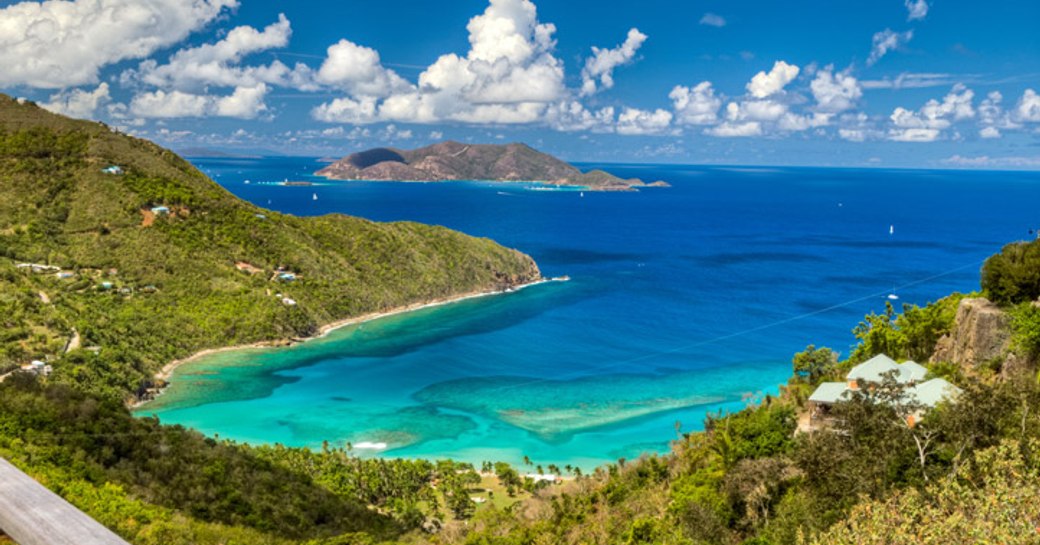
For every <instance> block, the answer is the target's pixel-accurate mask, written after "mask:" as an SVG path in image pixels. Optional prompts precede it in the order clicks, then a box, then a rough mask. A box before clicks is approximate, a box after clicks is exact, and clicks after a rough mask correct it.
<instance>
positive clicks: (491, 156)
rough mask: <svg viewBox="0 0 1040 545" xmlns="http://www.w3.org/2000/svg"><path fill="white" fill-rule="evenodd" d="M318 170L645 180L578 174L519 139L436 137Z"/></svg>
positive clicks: (351, 174) (603, 184) (605, 184)
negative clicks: (487, 141) (463, 140)
mask: <svg viewBox="0 0 1040 545" xmlns="http://www.w3.org/2000/svg"><path fill="white" fill-rule="evenodd" d="M317 174H318V175H319V176H325V177H327V178H331V179H333V180H371V181H406V182H407V181H427V182H437V181H447V180H483V181H502V182H546V183H550V184H554V185H569V186H581V187H586V188H588V189H590V190H598V191H631V190H634V189H635V188H637V187H645V186H646V185H647V184H645V183H643V181H642V180H638V179H634V178H633V179H629V180H624V179H621V178H618V177H617V176H614V175H613V174H610V173H608V172H604V171H601V170H596V171H592V172H586V173H583V172H581V171H580V170H578V169H577V168H575V167H574V166H572V165H570V164H568V163H565V162H564V161H561V160H559V159H557V158H555V157H553V156H551V155H548V154H545V153H541V152H539V151H538V150H535V149H533V148H531V147H530V146H527V145H524V144H506V145H487V144H463V143H460V142H441V143H439V144H434V145H432V146H427V147H424V148H419V149H414V150H399V149H391V148H375V149H370V150H366V151H361V152H357V153H353V154H351V155H348V156H347V157H344V158H343V159H340V160H339V161H336V162H334V163H332V164H331V165H329V166H327V167H325V168H323V169H321V170H319V171H318V172H317ZM650 185H652V186H654V187H667V185H668V184H666V183H664V182H655V183H654V184H650Z"/></svg>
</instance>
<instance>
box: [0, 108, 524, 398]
mask: <svg viewBox="0 0 1040 545" xmlns="http://www.w3.org/2000/svg"><path fill="white" fill-rule="evenodd" d="M0 179H2V180H3V182H2V183H0V308H4V309H7V308H9V307H4V306H2V305H3V304H4V303H6V302H7V301H14V300H15V299H14V298H15V297H16V295H17V294H21V293H29V294H37V297H35V299H34V300H30V301H31V304H30V303H25V304H24V305H25V310H24V311H20V312H7V313H6V319H5V322H4V329H5V330H6V332H7V333H6V335H5V336H4V338H3V339H0V374H2V373H3V372H7V371H9V370H12V369H15V368H17V367H19V366H20V365H25V364H28V363H29V362H30V361H40V362H46V363H47V364H48V365H49V366H50V368H51V369H52V370H53V374H52V376H51V377H50V378H51V380H52V381H53V382H62V383H68V384H72V385H76V386H79V387H83V388H85V389H87V390H89V391H90V392H91V393H93V394H98V395H101V396H106V397H113V398H117V399H135V398H139V397H142V396H144V397H147V396H148V395H149V393H150V391H151V390H153V389H154V388H155V386H156V384H155V380H154V378H153V376H154V374H155V373H156V372H158V371H160V370H161V369H162V368H163V366H165V365H166V364H168V363H169V362H171V361H174V360H178V359H182V358H186V357H189V356H191V355H192V354H195V353H197V352H199V351H201V350H205V349H215V348H222V347H228V346H237V345H243V344H252V343H284V342H290V341H291V340H293V339H303V338H307V337H311V336H314V335H316V334H318V333H319V332H320V331H321V329H322V327H323V326H326V325H328V324H331V323H334V322H338V321H341V320H348V319H351V318H357V317H359V316H365V315H370V314H372V313H385V312H390V311H394V310H399V309H403V308H409V307H412V306H415V305H423V304H428V303H431V302H437V301H442V300H449V299H454V298H457V297H460V296H466V295H472V294H475V293H486V292H494V291H502V290H508V289H512V288H515V287H517V286H521V285H526V284H529V283H531V282H536V281H538V280H540V279H541V274H540V272H539V270H538V266H537V265H536V264H535V262H534V261H533V260H532V259H531V258H530V257H528V256H526V255H524V254H522V253H520V252H519V251H516V250H513V249H509V248H505V247H502V246H500V245H499V244H496V243H495V242H494V241H491V240H489V239H484V238H474V237H470V236H466V235H464V234H462V233H458V232H455V231H451V230H449V229H446V228H443V227H434V226H428V225H422V224H418V223H413V222H399V223H376V222H371V221H368V220H364V219H360V218H355V217H350V216H345V215H342V214H331V215H327V216H320V217H309V218H302V217H296V216H292V215H289V214H282V213H279V212H276V211H273V210H267V209H263V208H260V207H257V206H255V205H253V204H250V203H248V202H245V201H242V200H240V199H238V198H237V197H235V196H234V195H232V194H231V193H229V192H227V191H226V190H224V189H223V188H221V187H220V186H219V185H217V184H216V183H215V182H213V181H212V180H210V179H209V178H207V177H206V176H205V175H203V174H202V173H201V172H200V171H199V170H198V169H196V168H195V167H193V166H192V165H191V164H190V163H188V162H187V161H185V160H183V159H182V158H180V157H178V156H177V155H175V154H174V153H173V152H171V151H169V150H165V149H163V148H160V147H159V146H157V145H155V144H153V143H151V142H148V141H145V140H141V139H137V138H133V137H131V136H128V135H125V134H122V133H120V132H118V131H114V130H111V129H109V128H108V127H106V126H105V125H103V124H100V123H95V122H88V121H78V120H72V119H69V118H66V117H63V116H59V115H55V114H52V113H50V112H47V111H45V110H43V109H41V108H39V107H37V106H36V105H35V104H33V103H31V102H27V101H16V100H13V99H11V98H9V97H6V96H3V95H0Z"/></svg>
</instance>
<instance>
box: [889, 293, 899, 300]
mask: <svg viewBox="0 0 1040 545" xmlns="http://www.w3.org/2000/svg"><path fill="white" fill-rule="evenodd" d="M888 299H889V300H890V301H896V300H898V299H899V296H898V295H896V294H894V293H890V294H888Z"/></svg>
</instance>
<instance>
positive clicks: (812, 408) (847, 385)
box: [809, 354, 961, 428]
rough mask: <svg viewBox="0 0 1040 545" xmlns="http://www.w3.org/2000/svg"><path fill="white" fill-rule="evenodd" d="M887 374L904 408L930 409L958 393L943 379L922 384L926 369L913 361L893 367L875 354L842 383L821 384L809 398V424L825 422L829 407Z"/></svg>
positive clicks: (915, 417)
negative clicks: (901, 387)
mask: <svg viewBox="0 0 1040 545" xmlns="http://www.w3.org/2000/svg"><path fill="white" fill-rule="evenodd" d="M889 374H891V375H892V376H893V377H894V378H895V380H896V382H898V383H900V384H902V385H904V386H905V387H906V390H905V392H904V393H903V399H904V401H905V402H906V404H907V405H921V406H924V407H925V409H931V408H933V407H935V406H936V405H938V404H939V402H940V401H944V400H946V399H952V398H955V397H956V396H957V395H958V394H960V392H961V389H960V388H958V387H956V386H954V385H953V384H950V383H949V382H947V381H946V379H942V378H933V379H931V380H928V381H925V380H924V379H925V376H926V375H927V374H928V369H926V368H925V367H924V366H923V365H921V364H919V363H917V362H914V361H909V360H908V361H905V362H903V363H896V362H895V360H893V359H892V358H890V357H888V356H886V355H884V354H879V355H877V356H874V357H873V358H870V359H869V360H867V361H865V362H863V363H861V364H859V365H857V366H855V367H853V368H852V370H850V371H849V373H848V374H847V375H845V382H824V383H822V384H820V385H819V386H818V387H817V388H816V390H815V391H814V392H813V393H812V395H810V396H809V418H810V420H809V424H810V428H811V427H812V424H813V423H814V422H816V421H819V420H825V419H826V418H827V416H828V414H829V412H830V409H831V407H832V406H833V405H834V404H836V403H840V402H842V401H848V400H849V399H851V398H852V394H853V392H856V391H858V390H863V389H869V388H871V385H873V384H879V383H881V382H883V381H884V379H885V377H886V376H888V375H889ZM905 416H906V418H907V422H908V423H909V424H910V425H913V423H914V422H915V421H918V420H920V419H921V416H922V414H921V411H918V412H915V413H914V414H908V415H905Z"/></svg>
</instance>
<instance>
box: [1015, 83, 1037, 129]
mask: <svg viewBox="0 0 1040 545" xmlns="http://www.w3.org/2000/svg"><path fill="white" fill-rule="evenodd" d="M1015 116H1016V117H1017V118H1018V120H1019V121H1025V122H1029V123H1040V95H1038V94H1036V91H1034V90H1032V89H1026V90H1025V92H1024V93H1022V98H1021V99H1019V101H1018V107H1017V108H1015Z"/></svg>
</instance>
